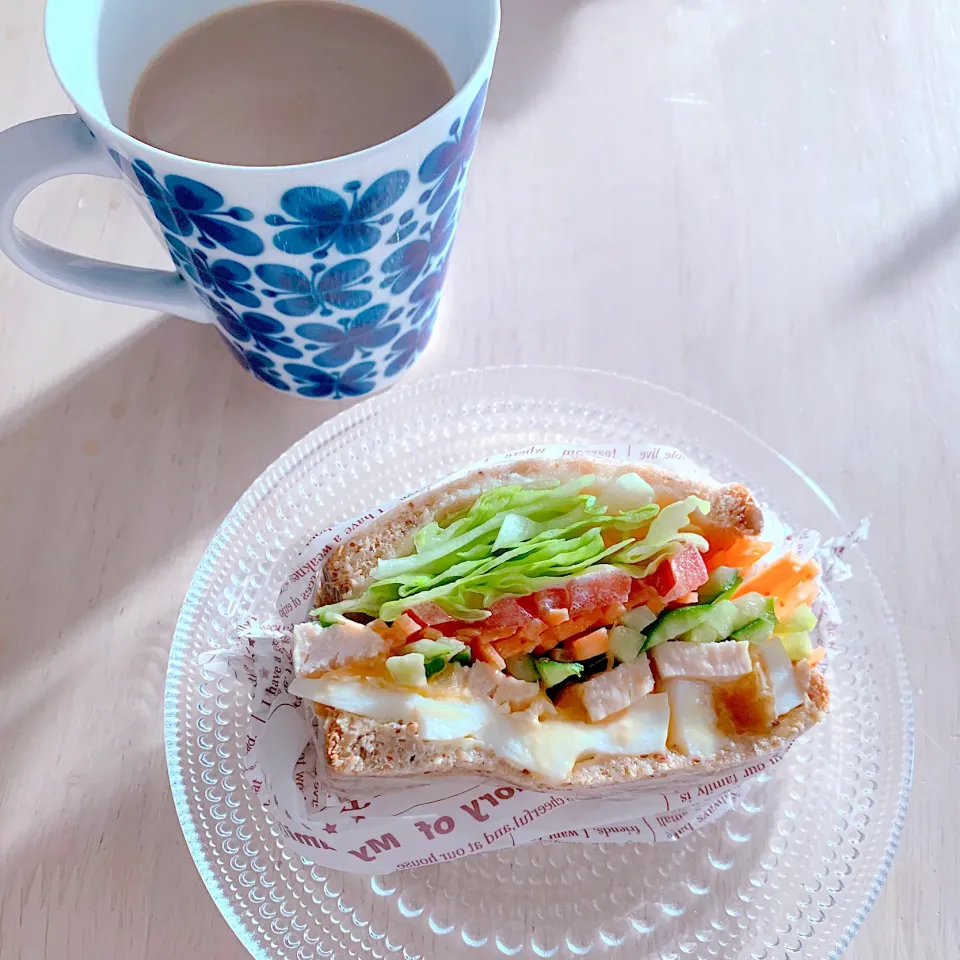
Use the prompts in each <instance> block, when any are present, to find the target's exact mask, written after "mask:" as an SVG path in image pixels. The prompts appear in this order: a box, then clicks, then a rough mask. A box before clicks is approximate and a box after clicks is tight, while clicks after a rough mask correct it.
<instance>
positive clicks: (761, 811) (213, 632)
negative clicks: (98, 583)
mask: <svg viewBox="0 0 960 960" xmlns="http://www.w3.org/2000/svg"><path fill="white" fill-rule="evenodd" d="M622 440H647V441H649V442H661V443H667V444H672V445H673V446H676V447H679V448H680V449H683V450H684V451H685V452H687V453H689V454H690V455H691V456H692V457H693V458H694V459H696V460H697V461H698V462H700V463H701V464H702V465H703V466H705V467H706V468H707V469H709V470H711V471H712V472H713V473H714V474H715V475H717V476H718V477H721V478H723V479H724V480H741V481H743V482H744V483H747V484H748V485H749V486H751V487H752V488H753V489H754V490H755V491H756V492H757V493H758V495H759V496H760V497H761V498H762V499H764V500H765V501H767V502H768V503H770V504H771V505H772V506H773V507H774V508H775V509H776V510H777V511H778V512H779V513H780V514H781V515H782V516H783V517H784V518H785V519H786V520H788V521H789V522H791V523H793V524H794V525H798V526H799V525H808V526H811V527H813V528H815V529H818V530H820V531H821V532H822V533H823V534H825V535H827V536H830V535H834V534H836V533H839V532H843V531H845V529H847V528H848V527H849V525H850V520H851V518H850V517H847V518H845V519H844V521H841V519H840V516H839V513H838V511H837V509H836V508H835V507H834V505H833V504H832V502H831V501H830V500H829V498H828V497H827V496H826V494H825V493H824V492H823V491H822V490H821V489H820V488H819V487H818V486H817V485H816V483H814V481H813V480H811V479H810V478H809V477H807V476H805V475H804V474H803V473H802V472H801V471H800V470H799V469H798V468H796V467H795V466H794V465H793V464H791V463H790V462H789V461H787V460H786V459H785V458H783V457H782V456H780V455H779V454H777V453H776V451H774V450H773V449H772V448H771V447H769V446H767V445H766V444H764V443H763V442H762V441H760V440H758V439H757V438H756V437H754V436H753V435H751V434H749V433H748V432H747V431H745V430H744V429H743V428H741V427H740V426H739V425H737V424H736V423H735V422H734V421H733V420H731V419H729V418H727V417H725V416H723V415H721V414H718V413H716V412H715V411H713V410H711V409H710V408H708V407H706V406H704V405H703V404H700V403H697V402H695V401H692V400H690V399H688V398H685V397H683V396H682V395H680V394H678V393H676V392H674V391H672V390H669V389H667V388H664V387H659V386H656V385H653V384H650V383H646V382H644V381H640V380H635V379H631V378H628V377H623V376H619V375H614V374H609V373H605V372H601V371H595V370H584V369H574V368H559V367H537V366H526V367H519V366H518V367H494V368H487V369H479V370H467V371H461V372H456V373H450V374H446V375H443V376H440V377H435V378H432V379H429V380H424V381H419V382H415V383H412V384H409V385H406V386H403V387H401V388H398V389H395V390H394V391H392V392H390V393H388V394H385V395H381V396H378V397H375V398H373V399H371V400H368V401H367V402H365V403H363V404H360V405H357V406H355V407H353V408H351V409H350V410H348V411H346V412H344V413H341V414H340V415H338V416H337V417H334V418H333V419H332V420H330V421H329V422H327V423H326V424H324V425H323V426H321V427H319V428H318V429H317V430H315V431H313V432H312V433H310V434H309V435H308V436H306V437H304V438H303V439H302V440H300V441H299V442H298V443H297V444H295V445H294V446H293V447H291V449H290V450H289V451H287V452H286V453H285V454H284V455H283V456H282V457H280V458H279V459H278V460H277V461H276V462H275V463H274V464H272V465H271V466H270V467H268V468H267V470H266V471H264V473H263V474H262V475H261V476H260V477H259V478H258V479H257V480H256V481H255V482H254V483H253V485H252V486H251V487H250V489H249V490H248V491H247V492H246V493H245V494H244V496H243V497H241V499H240V500H239V501H238V502H237V504H236V506H235V507H234V508H233V510H232V511H231V512H230V514H229V516H228V517H227V518H226V520H225V521H224V522H223V524H222V525H221V527H220V529H219V531H218V532H217V534H216V536H215V537H214V538H213V540H212V541H211V543H210V545H209V547H208V548H207V550H206V552H205V553H204V556H203V559H202V561H201V563H200V566H199V568H198V570H197V572H196V574H195V576H194V578H193V581H192V583H191V585H190V588H189V591H188V593H187V596H186V599H185V601H184V604H183V608H182V610H181V614H180V618H179V620H178V623H177V627H176V632H175V635H174V640H173V645H172V648H171V652H170V660H169V666H168V671H167V683H166V694H165V702H164V732H165V743H166V752H167V764H168V770H169V775H170V783H171V788H172V792H173V799H174V803H175V805H176V809H177V813H178V816H179V818H180V823H181V826H182V828H183V832H184V836H185V838H186V840H187V844H188V847H189V849H190V852H191V854H192V856H193V858H194V861H195V862H196V865H197V868H198V870H199V872H200V875H201V876H202V878H203V880H204V883H205V884H206V886H207V889H208V890H209V891H210V894H211V896H212V898H213V900H214V902H215V903H216V905H217V907H218V908H219V909H220V911H221V912H222V913H223V915H224V917H225V918H226V920H227V921H228V923H229V924H230V926H231V927H232V928H233V930H234V931H235V932H236V934H237V935H238V937H239V938H240V940H241V941H242V942H243V944H244V946H245V947H246V948H247V950H248V951H249V952H250V953H251V954H252V955H253V956H254V957H256V958H258V960H267V958H270V960H273V958H281V957H282V958H294V957H295V958H298V960H307V958H311V957H331V956H332V957H353V956H361V955H365V956H366V955H369V956H373V957H391V956H397V957H409V958H412V957H416V956H427V957H429V956H433V955H435V954H436V953H437V952H438V951H439V950H443V951H444V952H446V953H448V954H449V953H451V952H452V951H454V950H457V951H458V952H457V955H461V954H462V955H467V956H477V957H481V956H488V955H489V956H502V955H509V956H514V955H522V956H541V957H547V956H583V955H586V954H593V955H600V954H604V955H606V954H616V955H619V956H636V955H637V954H638V951H643V952H644V955H649V956H655V957H661V958H664V960H670V958H679V957H698V958H700V957H703V958H706V957H723V958H733V957H737V958H739V957H743V958H752V960H766V958H775V957H793V956H811V957H818V958H819V957H836V956H839V955H840V953H841V952H842V951H843V950H844V949H845V948H846V946H847V945H848V944H849V942H850V941H851V939H852V938H853V936H854V935H855V933H856V931H857V929H858V928H859V926H860V924H861V923H862V922H863V919H864V918H865V917H866V915H867V913H868V912H869V910H870V907H871V906H872V904H873V903H874V901H875V900H876V897H877V895H878V894H879V891H880V889H881V887H882V885H883V883H884V881H885V879H886V876H887V873H888V871H889V869H890V864H891V862H892V860H893V856H894V853H895V851H896V847H897V843H898V841H899V837H900V832H901V829H902V825H903V819H904V815H905V812H906V805H907V799H908V794H909V787H910V778H911V774H912V764H913V707H912V699H911V694H910V686H909V681H908V676H907V668H906V662H905V658H904V656H903V651H902V648H901V645H900V641H899V638H898V635H897V630H896V625H895V623H894V620H893V618H892V616H891V614H890V611H889V608H888V607H887V604H886V602H885V599H884V595H883V591H882V589H881V588H880V585H879V584H878V583H877V581H876V579H875V577H874V576H873V573H872V571H871V570H870V567H869V565H868V564H867V561H866V559H865V557H864V556H863V551H862V550H859V549H858V550H856V551H854V553H855V554H856V556H855V557H854V559H853V565H854V568H855V573H856V576H855V577H854V579H852V580H851V581H848V583H846V584H843V585H842V586H841V588H840V589H839V590H838V591H837V599H838V602H839V604H840V607H841V611H842V613H843V616H844V621H845V627H844V631H843V639H842V640H841V642H840V648H839V649H837V650H836V651H834V652H833V655H832V657H831V662H830V667H829V676H830V684H831V690H832V695H833V711H832V714H831V718H830V719H829V720H828V722H827V723H826V724H824V725H823V726H822V727H821V728H818V729H817V730H815V731H813V732H812V733H811V734H810V735H809V736H808V737H807V738H804V739H803V740H802V741H801V742H800V743H798V744H797V746H796V747H795V748H794V750H793V751H791V753H790V755H789V756H788V757H787V759H786V760H785V761H783V763H782V764H781V766H780V768H778V771H777V775H776V776H775V777H773V778H769V777H766V779H767V780H768V782H767V783H763V784H761V785H760V786H759V787H758V789H757V790H755V791H754V792H752V793H750V794H748V795H747V796H745V797H744V799H743V800H742V801H741V803H739V804H738V806H737V808H736V809H735V810H734V811H732V812H731V813H730V814H728V815H727V816H726V817H725V818H724V819H723V820H721V821H720V822H719V823H717V824H712V825H710V826H708V827H707V828H706V829H705V830H704V831H703V832H702V833H700V834H696V835H693V836H688V837H686V838H684V839H683V840H681V841H678V842H677V843H673V844H661V845H657V846H654V847H650V846H644V845H640V844H637V845H632V844H628V845H624V846H617V845H614V844H609V845H597V846H580V845H572V844H569V845H568V844H551V845H547V846H528V847H522V848H517V849H515V850H509V851H502V852H500V853H493V854H485V855H480V856H475V857H468V858H466V859H464V860H461V861H457V862H455V863H451V864H446V865H443V866H436V867H424V868H418V869H415V870H410V871H406V872H403V873H400V874H394V875H392V876H389V877H374V878H373V879H372V880H371V879H370V878H363V877H358V876H352V875H347V874H341V873H338V872H336V871H327V870H324V869H322V868H320V867H318V866H316V865H312V864H309V863H306V862H305V861H303V860H301V859H300V858H299V857H295V856H292V855H291V854H289V853H288V852H287V851H286V850H285V849H284V847H283V846H282V843H281V838H280V834H279V831H278V830H277V828H276V826H275V825H274V824H273V822H272V820H271V818H270V817H269V816H268V815H267V814H266V813H265V812H264V811H263V809H262V808H261V807H260V806H259V804H258V803H257V800H256V797H255V795H254V794H253V791H252V790H251V789H250V788H249V786H248V785H247V784H246V783H245V781H244V780H243V778H242V776H241V775H240V761H241V757H242V753H241V744H242V731H243V727H244V725H245V721H246V715H247V709H248V705H247V703H246V697H245V693H244V692H243V691H242V690H241V689H240V688H239V686H231V685H230V684H228V683H227V682H226V681H223V680H216V679H215V678H211V676H210V675H208V674H206V673H205V672H204V670H203V668H202V666H201V664H200V662H199V657H200V655H201V654H202V653H204V652H207V651H209V650H211V649H214V648H216V647H217V646H219V645H222V643H223V640H224V638H225V637H226V636H228V635H229V630H230V628H231V626H232V625H234V624H236V623H238V622H240V621H242V620H243V619H244V618H245V617H246V616H249V615H250V613H251V612H254V611H257V610H261V611H265V610H268V609H269V604H270V601H271V599H272V598H274V597H275V596H276V592H277V589H278V587H279V584H280V579H281V578H282V573H283V571H284V569H285V566H286V561H287V560H288V559H289V557H290V555H291V552H292V551H295V550H296V549H297V548H298V547H299V546H300V545H301V544H302V543H303V542H305V540H306V539H307V538H308V537H309V535H310V534H311V533H312V532H313V531H315V530H317V529H320V528H321V527H322V526H326V525H328V524H329V523H332V522H334V521H336V520H339V519H343V518H344V517H347V516H352V515H355V514H356V513H357V512H359V511H360V510H361V509H363V508H365V507H367V506H369V505H370V504H371V503H374V502H376V501H378V500H383V499H388V498H391V497H396V496H399V495H402V494H403V493H405V492H407V491H409V490H410V489H413V488H415V487H417V486H419V485H422V484H423V483H427V482H431V481H433V480H435V479H438V478H440V477H442V476H443V475H445V474H447V473H449V472H451V471H452V470H455V469H457V468H459V467H462V466H464V465H466V464H468V463H470V462H472V461H474V460H476V459H478V458H479V457H482V456H485V455H487V454H489V453H493V452H497V451H503V450H508V449H519V448H522V447H524V446H527V445H530V444H533V443H543V442H567V443H571V444H584V443H600V444H602V443H607V442H611V441H622ZM853 519H856V518H853ZM865 635H869V636H870V638H871V643H872V646H871V655H870V656H867V654H866V651H867V644H866V641H865V640H864V636H865ZM881 706H882V709H879V708H880V707H881ZM764 778H765V776H761V778H760V779H761V780H763V779H764ZM545 876H548V877H549V878H550V883H549V884H544V883H542V880H543V878H544V877H545ZM585 881H589V883H588V884H587V885H586V886H585ZM558 887H566V888H568V893H567V895H566V896H565V897H562V898H558V896H557V893H556V890H557V888H558ZM587 888H588V889H589V893H590V894H592V895H584V891H585V889H587ZM558 900H559V902H560V907H558V905H557V904H558ZM491 918H495V920H492V919H491Z"/></svg>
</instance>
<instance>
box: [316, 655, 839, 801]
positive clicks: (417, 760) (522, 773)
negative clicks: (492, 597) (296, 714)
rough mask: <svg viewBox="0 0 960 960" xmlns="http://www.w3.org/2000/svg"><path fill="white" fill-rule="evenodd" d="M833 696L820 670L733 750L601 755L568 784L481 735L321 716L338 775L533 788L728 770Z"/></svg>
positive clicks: (820, 712) (800, 729)
mask: <svg viewBox="0 0 960 960" xmlns="http://www.w3.org/2000/svg"><path fill="white" fill-rule="evenodd" d="M829 705H830V694H829V691H828V689H827V684H826V681H825V679H824V677H823V675H822V674H821V673H820V672H819V671H818V670H814V671H812V673H811V676H810V689H809V693H808V696H807V700H806V702H805V703H803V704H801V705H800V706H799V707H796V708H795V709H793V710H791V711H790V712H789V713H787V714H785V715H784V716H783V717H781V718H780V719H779V720H778V721H777V723H776V724H775V725H774V728H773V730H771V731H770V733H766V734H760V735H756V736H741V737H737V738H735V739H734V741H733V743H732V745H731V746H730V748H729V749H727V750H724V751H723V752H722V753H718V754H717V755H716V756H714V757H711V758H710V759H709V760H694V759H691V758H690V757H686V756H683V755H682V754H679V753H674V752H673V751H668V752H667V753H666V754H665V755H656V756H648V757H596V758H593V759H589V760H580V761H579V762H578V763H577V764H576V765H575V766H574V768H573V771H572V773H571V775H570V777H569V778H568V779H567V780H566V781H565V782H564V783H562V784H557V783H553V782H551V781H548V780H546V779H544V778H543V777H542V776H540V775H539V774H537V773H534V772H532V771H529V770H520V769H518V768H517V767H514V766H513V765H511V764H509V763H507V762H506V761H504V760H502V759H501V758H500V757H498V756H497V755H496V754H495V753H494V752H493V751H492V750H491V749H490V748H489V747H486V746H484V745H483V744H482V743H480V742H479V741H475V740H457V741H447V742H438V741H426V740H421V739H420V737H419V735H418V731H417V725H416V724H415V723H377V722H376V721H375V720H370V719H368V718H366V717H360V716H357V715H356V714H352V713H344V712H342V711H339V710H329V709H326V710H324V715H322V716H319V717H317V722H318V723H319V724H320V725H321V728H322V733H323V750H324V756H325V759H326V763H327V769H328V770H329V772H330V773H332V774H335V775H338V776H357V777H364V776H367V777H371V776H375V777H383V778H385V779H387V778H389V779H391V780H394V781H400V782H402V781H403V780H404V779H406V778H412V777H422V776H424V775H425V774H426V775H429V776H432V777H433V776H466V775H470V774H475V775H480V776H487V777H490V778H491V779H495V780H499V781H502V782H504V783H510V784H514V785H515V786H518V787H526V788H527V789H533V790H549V791H551V792H557V791H571V792H576V791H579V790H587V791H588V790H589V789H590V788H593V787H609V786H614V785H617V784H627V783H636V782H641V781H645V780H651V779H654V778H657V777H665V776H668V775H674V774H692V775H695V776H701V775H703V774H712V773H717V774H720V773H722V772H723V771H724V770H725V769H728V768H730V767H733V766H738V765H741V764H743V763H748V762H749V761H750V760H761V759H763V757H765V756H769V755H770V754H772V753H775V752H776V751H777V750H780V749H782V748H783V747H785V746H787V745H788V744H789V743H790V742H791V741H793V740H795V739H796V738H797V737H799V736H800V735H801V734H802V733H804V732H805V731H806V730H809V729H810V727H812V726H814V724H816V723H818V722H819V721H820V720H822V719H823V717H824V716H825V715H826V713H827V711H828V709H829Z"/></svg>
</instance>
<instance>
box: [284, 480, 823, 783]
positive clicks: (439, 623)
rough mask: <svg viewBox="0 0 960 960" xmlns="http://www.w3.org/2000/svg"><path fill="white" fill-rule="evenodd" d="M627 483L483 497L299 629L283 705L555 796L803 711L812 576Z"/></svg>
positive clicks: (700, 753)
mask: <svg viewBox="0 0 960 960" xmlns="http://www.w3.org/2000/svg"><path fill="white" fill-rule="evenodd" d="M711 509H712V505H711V502H710V501H709V500H707V499H704V498H703V497H700V496H695V495H692V496H685V497H680V498H676V497H674V498H670V497H665V496H663V495H662V494H661V495H660V496H659V497H658V495H657V492H656V491H655V490H654V488H653V487H651V486H650V484H648V483H647V482H646V481H645V480H644V479H643V478H642V477H641V476H640V475H639V474H638V473H624V474H621V475H620V476H617V477H615V478H613V479H608V480H598V479H597V477H596V476H594V475H589V474H588V475H586V476H579V477H576V478H575V479H573V480H570V481H569V482H566V483H560V482H549V481H544V480H542V479H539V480H537V481H535V482H531V483H514V484H507V485H504V486H497V487H493V488H492V489H490V490H487V491H486V492H483V493H481V494H480V495H479V496H477V497H476V499H475V500H474V501H473V502H472V504H471V505H470V506H469V507H468V508H467V509H465V510H461V511H460V512H459V513H456V514H454V515H452V516H450V517H446V518H441V519H439V520H433V521H431V522H429V523H426V524H424V525H422V526H421V527H420V528H419V529H417V530H416V532H415V534H414V535H413V538H412V543H411V545H410V549H409V550H408V551H407V552H406V555H404V556H397V557H383V558H382V559H380V561H379V563H378V564H377V565H376V566H375V567H374V568H373V570H372V572H371V574H370V576H369V578H368V579H367V580H366V581H365V582H364V583H363V584H361V585H359V586H358V587H357V588H356V589H355V590H353V591H352V592H351V595H349V596H347V597H346V598H345V599H343V600H341V601H340V602H338V603H334V604H327V605H325V606H321V607H318V608H317V609H316V610H314V611H312V613H311V618H310V620H309V621H308V622H307V623H304V624H299V625H298V626H297V627H296V628H295V643H294V657H295V667H296V672H297V679H296V680H295V681H294V682H293V683H292V684H291V686H290V691H291V693H293V694H295V695H297V696H300V697H303V698H305V699H308V700H311V701H314V702H315V703H316V704H317V705H318V709H319V710H323V708H329V709H332V710H339V711H343V712H346V713H351V714H356V715H358V716H361V717H367V718H370V719H372V720H375V721H378V722H381V723H402V724H415V725H416V733H417V735H418V736H419V737H420V738H421V739H423V740H426V741H437V742H451V741H464V740H473V741H476V742H478V743H481V744H483V745H484V746H485V747H487V748H489V750H491V751H493V752H494V753H495V754H496V756H498V757H499V758H501V759H502V760H504V761H505V762H507V763H508V764H510V765H511V766H512V767H514V768H516V769H517V770H521V771H532V772H534V773H536V774H538V775H539V776H540V777H542V778H544V779H546V780H548V781H550V782H562V781H564V780H566V779H567V778H568V777H569V776H570V774H571V771H572V770H573V768H574V765H575V764H576V763H577V762H578V761H581V760H585V759H588V758H596V757H613V756H654V755H664V754H667V753H669V752H674V753H677V754H681V755H683V756H685V757H689V758H694V759H708V758H711V757H714V756H716V755H717V754H720V753H722V752H723V751H724V750H725V749H726V748H727V747H729V746H730V744H731V743H732V742H733V741H734V740H735V739H737V738H742V737H744V736H745V735H758V736H759V735H764V734H769V733H770V732H771V731H772V730H774V729H775V728H776V726H777V725H778V724H779V723H780V722H781V721H782V718H783V717H784V716H785V715H787V714H789V713H791V711H794V710H796V709H797V708H799V707H801V706H802V705H803V704H804V703H806V702H807V699H808V696H809V693H810V689H811V678H812V676H813V671H815V670H816V665H817V664H818V663H819V661H820V659H821V658H822V656H823V650H822V649H814V646H813V643H812V641H811V633H812V632H813V631H814V630H815V628H816V625H817V621H816V617H815V615H814V613H813V611H812V605H813V603H814V601H815V600H816V598H817V595H818V592H819V586H818V576H819V573H820V571H819V568H818V566H817V564H816V563H815V562H813V561H802V560H801V559H799V558H798V557H796V556H793V555H791V554H784V555H781V556H778V557H776V558H775V559H771V547H772V545H771V544H769V543H767V542H765V541H763V540H762V539H761V538H760V537H759V536H758V535H759V534H760V533H761V531H760V529H759V524H756V528H755V529H746V530H745V529H743V526H742V525H741V526H740V527H739V528H736V527H734V526H732V525H723V524H721V523H718V522H717V521H716V518H712V517H711V516H710V514H711Z"/></svg>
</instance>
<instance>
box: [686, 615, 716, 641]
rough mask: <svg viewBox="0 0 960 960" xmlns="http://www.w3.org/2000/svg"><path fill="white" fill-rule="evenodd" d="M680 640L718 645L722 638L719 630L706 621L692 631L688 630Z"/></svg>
mask: <svg viewBox="0 0 960 960" xmlns="http://www.w3.org/2000/svg"><path fill="white" fill-rule="evenodd" d="M680 639H681V640H687V641H689V642H690V643H716V642H717V641H718V640H720V639H721V637H720V634H719V633H718V632H717V628H716V627H715V626H714V625H713V624H712V623H710V622H709V621H707V620H705V621H704V622H703V623H701V624H698V625H697V626H696V627H694V628H693V629H692V630H688V631H687V632H686V633H685V634H684V635H683V636H682V637H681V638H680Z"/></svg>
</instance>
